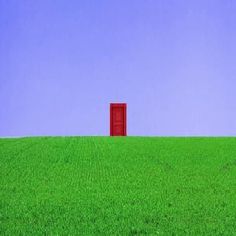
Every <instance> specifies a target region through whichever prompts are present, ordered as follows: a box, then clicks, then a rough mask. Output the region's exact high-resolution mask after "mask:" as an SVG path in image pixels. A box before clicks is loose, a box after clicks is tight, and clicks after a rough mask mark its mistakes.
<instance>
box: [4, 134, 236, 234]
mask: <svg viewBox="0 0 236 236" xmlns="http://www.w3.org/2000/svg"><path fill="white" fill-rule="evenodd" d="M0 172H1V179H0V183H1V191H0V200H1V205H0V224H1V226H0V230H1V231H0V234H1V235H91V234H92V235H145V234H147V235H236V138H161V137H160V138H156V137H155V138H154V137H150V138H147V137H40V138H39V137H38V138H18V139H0Z"/></svg>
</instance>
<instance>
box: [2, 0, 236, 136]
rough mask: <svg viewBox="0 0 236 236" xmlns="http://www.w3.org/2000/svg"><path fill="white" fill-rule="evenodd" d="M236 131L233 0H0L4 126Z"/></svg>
mask: <svg viewBox="0 0 236 236" xmlns="http://www.w3.org/2000/svg"><path fill="white" fill-rule="evenodd" d="M110 102H126V103H127V105H128V111H127V112H128V135H145V136H149V135H150V136H153V135H157V136H165V135H167V136H176V135H177V136H182V135H191V136H192V135H201V136H205V135H207V136H211V135H213V136H221V135H224V136H231V135H236V1H235V0H119V1H116V0H115V1H110V0H99V1H97V0H79V1H78V0H70V1H67V0H63V1H62V0H61V1H59V0H57V1H55V0H36V1H33V0H0V107H1V111H0V136H27V135H30V136H33V135H109V103H110Z"/></svg>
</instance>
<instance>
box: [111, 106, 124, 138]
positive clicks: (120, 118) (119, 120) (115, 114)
mask: <svg viewBox="0 0 236 236" xmlns="http://www.w3.org/2000/svg"><path fill="white" fill-rule="evenodd" d="M126 126H127V125H126V103H111V104H110V136H126V135H127V133H126Z"/></svg>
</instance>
